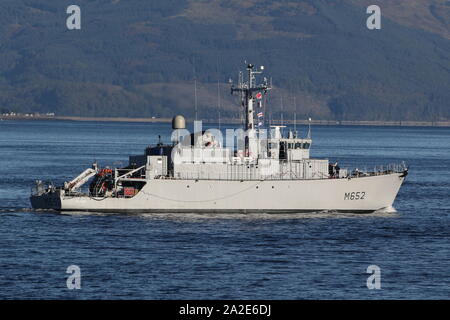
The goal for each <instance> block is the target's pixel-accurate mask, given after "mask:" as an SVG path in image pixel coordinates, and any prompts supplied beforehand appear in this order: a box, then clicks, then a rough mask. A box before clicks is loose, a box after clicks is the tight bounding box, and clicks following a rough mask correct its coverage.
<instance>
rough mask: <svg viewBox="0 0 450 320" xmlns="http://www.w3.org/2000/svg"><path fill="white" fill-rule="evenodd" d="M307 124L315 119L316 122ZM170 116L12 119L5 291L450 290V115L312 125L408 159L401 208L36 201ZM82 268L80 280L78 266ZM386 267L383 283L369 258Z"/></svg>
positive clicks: (361, 153)
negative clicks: (70, 270)
mask: <svg viewBox="0 0 450 320" xmlns="http://www.w3.org/2000/svg"><path fill="white" fill-rule="evenodd" d="M303 129H305V128H303ZM159 133H163V138H165V139H166V141H167V138H166V137H167V135H168V134H170V127H169V126H168V125H166V124H141V123H107V122H103V123H95V122H69V121H67V122H65V121H49V122H46V121H17V122H16V121H2V122H0V154H1V156H0V219H1V224H0V298H8V299H9V298H33V299H41V298H49V299H59V298H64V299H72V298H74V299H106V298H119V299H141V298H142V299H209V298H216V299H239V298H246V299H248V298H251V299H314V298H319V299H337V298H343V299H347V298H356V299H366V298H369V299H375V298H380V299H387V298H394V299H422V298H424V299H437V298H444V299H445V298H446V299H448V298H449V294H450V243H449V240H450V224H449V222H450V200H449V195H450V129H448V128H405V127H403V128H400V127H343V126H336V127H334V126H329V127H325V126H323V127H322V126H318V127H314V128H313V139H314V145H313V149H312V152H313V156H314V157H328V158H330V160H333V161H334V160H338V161H339V163H340V165H341V167H345V166H349V167H355V166H356V167H360V168H364V166H367V167H368V168H370V167H373V166H374V165H376V164H388V163H392V162H400V161H403V160H404V161H406V162H407V163H408V164H409V165H410V175H409V176H408V179H407V182H406V184H405V185H404V186H403V187H402V189H401V191H400V193H399V195H398V198H397V201H396V203H395V208H396V209H397V212H396V213H388V212H384V213H376V214H370V215H351V214H346V215H343V214H339V215H338V214H324V213H318V214H291V215H280V216H278V215H269V214H251V215H239V214H238V215H231V214H227V215H207V214H205V215H200V214H199V215H196V214H187V215H186V214H185V215H183V214H143V215H96V214H58V213H50V212H34V211H33V210H31V209H30V204H29V202H28V196H29V192H30V188H31V186H32V185H33V181H34V180H36V179H42V178H45V179H49V180H53V181H55V182H57V183H60V182H62V181H64V180H69V179H70V178H72V177H73V176H75V175H76V174H78V173H80V172H81V171H82V170H83V169H85V168H86V167H88V166H90V165H91V163H92V162H93V161H94V160H97V161H98V162H99V163H100V164H101V165H103V166H104V165H118V164H120V162H122V164H125V163H126V161H127V156H128V155H129V154H139V153H141V152H142V151H143V149H144V148H145V147H146V146H147V145H148V144H150V143H155V142H156V141H157V139H158V137H157V135H158V134H159ZM73 264H74V265H78V266H79V267H80V268H81V287H82V288H81V290H69V289H67V287H66V278H67V276H68V274H66V268H67V267H68V266H69V265H73ZM372 264H375V265H378V266H379V267H380V268H381V287H382V288H381V290H368V288H367V286H366V280H367V277H368V276H369V275H368V274H367V273H366V269H367V267H368V266H369V265H372Z"/></svg>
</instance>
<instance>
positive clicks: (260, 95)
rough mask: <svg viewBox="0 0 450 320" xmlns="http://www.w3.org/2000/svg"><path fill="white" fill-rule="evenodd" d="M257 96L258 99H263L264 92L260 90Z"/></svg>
mask: <svg viewBox="0 0 450 320" xmlns="http://www.w3.org/2000/svg"><path fill="white" fill-rule="evenodd" d="M255 98H256V99H258V100H260V99H262V93H261V92H258V93H257V94H256V96H255Z"/></svg>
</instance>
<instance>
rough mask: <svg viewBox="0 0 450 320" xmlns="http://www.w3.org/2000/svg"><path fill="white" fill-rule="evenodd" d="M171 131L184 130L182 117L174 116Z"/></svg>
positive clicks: (184, 123) (184, 121)
mask: <svg viewBox="0 0 450 320" xmlns="http://www.w3.org/2000/svg"><path fill="white" fill-rule="evenodd" d="M172 129H186V120H185V119H184V117H183V116H180V115H178V116H175V117H173V119H172Z"/></svg>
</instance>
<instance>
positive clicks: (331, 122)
mask: <svg viewBox="0 0 450 320" xmlns="http://www.w3.org/2000/svg"><path fill="white" fill-rule="evenodd" d="M8 120H15V121H22V120H33V121H36V120H38V121H39V120H41V121H42V120H44V121H58V120H65V121H91V122H92V121H98V122H141V123H170V122H171V121H172V119H171V118H125V117H111V118H109V117H76V116H48V117H46V116H34V117H30V116H28V117H27V116H0V121H8ZM186 121H187V122H191V121H192V119H186ZM202 121H203V122H205V123H217V120H215V119H214V120H213V119H204V120H202ZM222 123H224V124H238V123H240V120H239V119H223V120H222ZM293 123H294V122H293V121H292V120H285V121H284V122H283V124H293ZM308 123H309V122H308V121H307V120H298V121H297V124H299V125H305V124H308ZM272 124H274V125H280V124H281V121H277V120H274V121H272ZM311 124H312V125H335V126H336V125H344V126H399V127H450V121H369V120H339V121H338V120H312V121H311Z"/></svg>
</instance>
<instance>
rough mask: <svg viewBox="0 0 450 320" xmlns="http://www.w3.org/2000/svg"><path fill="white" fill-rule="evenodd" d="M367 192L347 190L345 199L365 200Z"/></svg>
mask: <svg viewBox="0 0 450 320" xmlns="http://www.w3.org/2000/svg"><path fill="white" fill-rule="evenodd" d="M365 197H366V193H365V192H364V191H358V192H346V193H345V195H344V200H364V198H365Z"/></svg>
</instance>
